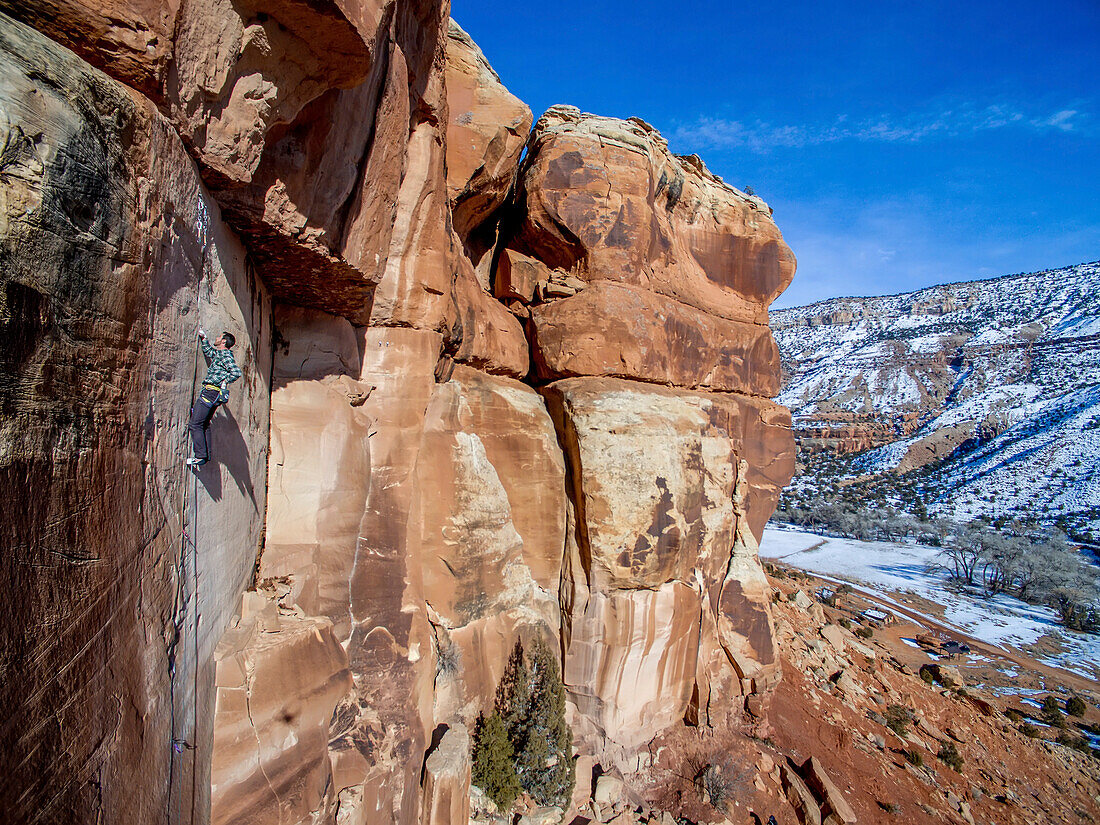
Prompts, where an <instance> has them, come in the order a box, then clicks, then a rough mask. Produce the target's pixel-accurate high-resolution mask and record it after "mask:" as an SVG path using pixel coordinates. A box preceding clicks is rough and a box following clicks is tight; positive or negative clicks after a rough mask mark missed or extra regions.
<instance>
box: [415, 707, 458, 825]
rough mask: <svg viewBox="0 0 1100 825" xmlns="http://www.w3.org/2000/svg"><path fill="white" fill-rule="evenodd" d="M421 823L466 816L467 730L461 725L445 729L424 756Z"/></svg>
mask: <svg viewBox="0 0 1100 825" xmlns="http://www.w3.org/2000/svg"><path fill="white" fill-rule="evenodd" d="M422 784H423V788H424V795H423V801H422V802H421V814H420V823H421V825H452V823H455V822H466V821H468V820H469V818H470V734H469V731H467V729H466V727H465V726H464V725H454V726H453V727H450V728H448V729H447V732H446V733H444V734H443V738H442V739H440V741H439V744H438V745H436V746H435V749H434V750H433V751H431V753H430V754H429V755H428V758H427V759H426V760H424V778H423V780H422Z"/></svg>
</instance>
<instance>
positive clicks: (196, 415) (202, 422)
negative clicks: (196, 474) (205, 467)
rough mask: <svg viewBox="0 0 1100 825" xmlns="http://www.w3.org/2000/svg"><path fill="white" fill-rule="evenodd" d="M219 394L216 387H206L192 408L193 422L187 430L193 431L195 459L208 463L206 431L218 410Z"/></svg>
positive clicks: (208, 448) (192, 443)
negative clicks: (215, 411)
mask: <svg viewBox="0 0 1100 825" xmlns="http://www.w3.org/2000/svg"><path fill="white" fill-rule="evenodd" d="M218 392H219V390H218V389H217V388H216V387H215V388H213V389H211V388H210V387H206V386H204V387H203V388H202V392H200V393H199V397H198V398H196V399H195V403H194V405H193V406H192V407H191V421H190V423H189V424H188V425H187V429H188V430H190V431H191V446H192V448H193V449H194V451H195V458H199V459H202V460H203V461H207V460H209V459H210V445H209V444H208V443H207V438H206V430H207V428H208V427H209V426H210V419H211V417H213V415H214V410H216V409H217V408H218V404H219V403H220V402H219V401H218Z"/></svg>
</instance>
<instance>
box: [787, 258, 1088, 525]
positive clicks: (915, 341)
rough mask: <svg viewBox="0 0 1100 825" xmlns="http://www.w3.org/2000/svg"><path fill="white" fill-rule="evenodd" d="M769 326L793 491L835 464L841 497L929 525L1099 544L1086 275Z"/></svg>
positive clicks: (819, 308)
mask: <svg viewBox="0 0 1100 825" xmlns="http://www.w3.org/2000/svg"><path fill="white" fill-rule="evenodd" d="M771 325H772V329H773V331H774V333H775V338H776V341H777V342H778V344H779V350H780V353H781V355H782V359H783V366H784V387H783V391H782V394H781V395H780V396H779V399H778V400H779V402H780V403H781V404H784V405H786V406H788V407H790V409H791V412H792V414H793V416H794V424H795V429H796V434H797V435H798V439H799V446H800V454H801V457H802V459H803V463H804V468H805V470H804V472H803V475H802V477H801V478H797V479H796V481H795V489H796V490H797V489H799V487H800V486H801V487H802V488H807V487H809V488H813V487H816V486H817V482H819V481H820V479H818V478H814V476H815V475H816V473H817V470H816V469H815V468H816V467H817V466H818V465H820V463H821V462H818V461H815V459H814V458H813V456H814V455H815V454H816V455H822V454H827V455H830V456H832V455H835V454H837V453H839V454H841V455H842V456H843V459H842V461H841V471H840V472H839V474H838V476H839V478H840V483H841V484H843V483H845V481H846V480H850V479H852V478H864V479H866V478H868V477H870V478H880V479H888V480H889V483H890V484H891V485H893V486H892V488H891V489H892V490H894V491H895V492H897V498H898V499H899V500H900V501H901V502H902V503H903V504H906V505H912V504H914V503H915V504H916V506H917V508H918V509H920V510H921V511H924V512H927V513H928V514H929V515H947V516H952V517H956V518H960V519H971V518H975V517H985V518H988V519H990V520H991V521H1002V522H1003V521H1007V520H1012V519H1021V520H1032V519H1035V520H1039V521H1041V522H1043V523H1045V524H1056V525H1058V526H1060V527H1062V528H1063V529H1066V530H1068V531H1070V533H1071V534H1072V535H1075V536H1077V537H1079V538H1086V539H1088V538H1091V540H1093V541H1098V540H1100V262H1096V263H1091V264H1081V265H1078V266H1072V267H1065V268H1063V269H1057V270H1051V271H1047V272H1037V273H1031V274H1025V275H1009V276H1006V277H1002V278H996V279H993V280H988V281H974V282H968V283H957V284H946V285H943V286H937V287H932V288H929V289H923V290H920V291H918V292H912V293H907V294H904V295H893V296H887V297H880V298H836V299H832V300H829V301H822V302H819V303H816V304H811V305H809V306H805V307H798V308H795V309H788V310H779V311H776V312H774V313H773V314H772V316H771ZM826 463H828V464H829V466H830V467H831V468H832V470H833V471H834V473H835V472H836V470H837V467H838V465H837V461H836V460H835V459H829V460H828V461H827V462H826ZM887 498H888V499H889V498H892V496H887Z"/></svg>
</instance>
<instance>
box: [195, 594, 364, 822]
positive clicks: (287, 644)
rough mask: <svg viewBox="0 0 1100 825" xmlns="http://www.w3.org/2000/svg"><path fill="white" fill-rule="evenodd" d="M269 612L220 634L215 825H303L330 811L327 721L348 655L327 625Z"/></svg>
mask: <svg viewBox="0 0 1100 825" xmlns="http://www.w3.org/2000/svg"><path fill="white" fill-rule="evenodd" d="M267 605H268V606H267V607H266V608H265V609H263V610H262V611H260V612H257V613H253V614H252V615H246V616H245V617H243V618H242V620H241V621H240V623H239V624H238V625H237V626H236V627H234V628H232V629H230V630H228V631H227V632H226V633H225V635H224V636H222V639H221V641H220V642H219V643H218V648H217V650H216V652H215V656H214V658H215V660H216V662H217V675H216V677H215V681H216V685H217V698H216V702H215V708H214V731H215V733H214V747H213V756H212V760H211V761H212V769H211V775H210V787H211V809H210V821H211V823H214V825H222V823H227V824H228V823H241V825H260V823H265V822H270V821H271V820H272V819H276V820H278V821H284V822H294V823H298V822H301V823H305V822H310V821H314V818H315V817H318V818H319V817H322V816H325V815H326V814H327V815H331V814H332V813H333V810H334V805H335V792H334V789H333V787H332V766H331V763H330V761H329V755H328V740H329V720H330V719H331V718H332V712H333V710H334V709H335V707H336V704H337V702H339V701H340V699H341V698H342V697H343V696H344V694H346V693H347V692H348V690H349V689H350V688H351V674H350V673H349V671H348V660H347V655H346V654H345V653H344V649H343V648H342V647H341V646H340V643H339V642H338V641H337V640H336V637H335V636H334V635H333V633H332V623H331V622H329V621H328V620H327V619H320V618H303V617H300V616H294V615H287V614H286V613H281V612H280V611H279V610H278V609H277V608H276V606H275V603H274V601H270V602H267Z"/></svg>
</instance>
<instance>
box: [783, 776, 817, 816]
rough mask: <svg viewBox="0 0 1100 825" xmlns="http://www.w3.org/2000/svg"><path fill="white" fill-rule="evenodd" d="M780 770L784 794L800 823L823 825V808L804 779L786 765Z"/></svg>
mask: <svg viewBox="0 0 1100 825" xmlns="http://www.w3.org/2000/svg"><path fill="white" fill-rule="evenodd" d="M779 769H780V772H781V774H782V778H783V792H784V794H786V797H787V801H788V802H790V803H791V807H793V808H794V809H795V813H797V814H798V821H799V822H801V823H802V825H821V808H820V806H819V805H818V804H817V800H816V799H814V795H813V794H812V793H811V792H810V789H809V788H808V787H807V786H806V783H805V782H803V781H802V777H801V776H799V775H798V773H797V772H796V771H795V770H794V768H792V767H791V766H790V765H788V764H786V763H784V764H782V765H780V766H779Z"/></svg>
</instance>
